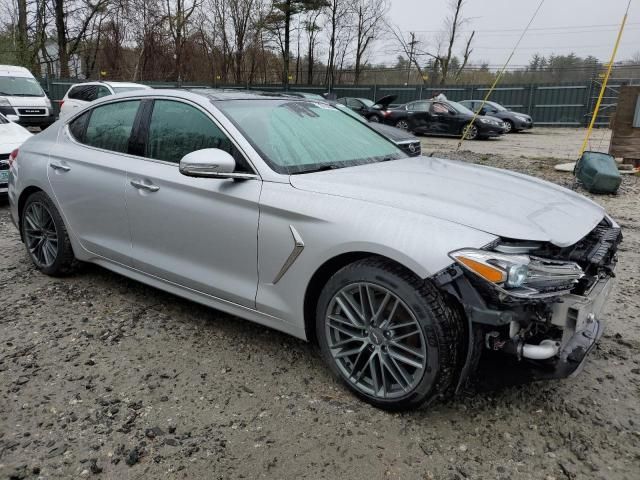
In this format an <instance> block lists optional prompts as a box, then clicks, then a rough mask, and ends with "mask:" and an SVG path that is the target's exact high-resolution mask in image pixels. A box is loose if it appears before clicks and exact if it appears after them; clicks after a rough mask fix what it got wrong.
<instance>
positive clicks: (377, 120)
mask: <svg viewBox="0 0 640 480" xmlns="http://www.w3.org/2000/svg"><path fill="white" fill-rule="evenodd" d="M367 120H369V121H370V122H373V123H380V119H379V118H378V117H377V116H376V115H371V116H370V117H369V118H368V119H367Z"/></svg>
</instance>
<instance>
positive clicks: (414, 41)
mask: <svg viewBox="0 0 640 480" xmlns="http://www.w3.org/2000/svg"><path fill="white" fill-rule="evenodd" d="M389 30H390V31H391V34H392V35H393V37H394V38H395V39H396V41H397V43H398V45H399V47H400V53H401V54H403V55H404V56H406V57H407V83H409V82H410V81H411V67H412V66H414V67H415V68H416V70H417V71H418V75H420V77H421V78H422V80H423V81H425V82H426V77H425V75H424V73H423V69H422V66H421V65H420V63H421V62H422V61H423V60H424V59H425V58H426V57H431V58H433V59H436V61H437V56H436V55H433V54H431V53H429V52H428V51H427V50H425V46H426V41H425V40H424V39H422V38H421V37H419V36H418V35H416V32H409V33H408V34H406V35H405V33H404V32H403V31H402V30H400V27H398V26H394V25H389Z"/></svg>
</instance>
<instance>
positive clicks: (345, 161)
mask: <svg viewBox="0 0 640 480" xmlns="http://www.w3.org/2000/svg"><path fill="white" fill-rule="evenodd" d="M216 106H217V107H218V108H219V109H220V110H222V112H223V113H224V114H225V115H226V116H227V117H229V119H230V120H231V121H232V122H233V123H234V124H235V125H236V127H238V129H239V130H240V131H241V132H242V133H243V135H244V136H245V137H246V138H247V140H248V141H249V142H250V143H251V144H252V146H253V147H254V148H255V149H256V150H257V151H258V152H259V153H260V155H261V156H262V158H263V159H264V160H265V162H267V164H268V165H269V166H270V167H271V168H272V169H273V170H275V171H276V172H278V173H284V174H291V173H305V172H310V171H315V170H321V169H324V168H342V167H351V166H355V165H362V164H365V163H371V162H379V161H385V160H394V159H397V158H405V157H406V155H405V154H404V153H403V152H402V150H400V149H399V148H398V147H396V146H395V145H394V144H393V143H392V142H391V141H389V140H387V139H386V138H384V137H383V136H381V135H378V134H377V133H376V132H374V131H373V130H371V129H370V128H369V127H367V126H366V125H364V124H363V123H361V122H360V121H359V120H356V119H354V118H352V117H351V116H350V115H347V114H345V113H343V112H342V111H340V110H338V109H337V108H335V107H333V106H331V105H329V104H327V103H322V102H313V101H304V100H302V101H291V100H286V99H282V100H280V99H278V100H231V101H223V102H216Z"/></svg>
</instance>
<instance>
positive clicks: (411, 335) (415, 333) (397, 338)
mask: <svg viewBox="0 0 640 480" xmlns="http://www.w3.org/2000/svg"><path fill="white" fill-rule="evenodd" d="M414 326H415V324H414ZM418 334H420V329H419V328H416V329H415V330H412V331H410V332H409V333H403V334H402V335H396V336H395V337H393V339H394V340H395V341H396V342H397V341H398V340H403V339H405V338H409V337H413V336H414V335H418Z"/></svg>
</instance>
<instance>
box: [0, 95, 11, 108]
mask: <svg viewBox="0 0 640 480" xmlns="http://www.w3.org/2000/svg"><path fill="white" fill-rule="evenodd" d="M10 106H11V103H10V102H9V99H8V98H5V97H0V107H10Z"/></svg>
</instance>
